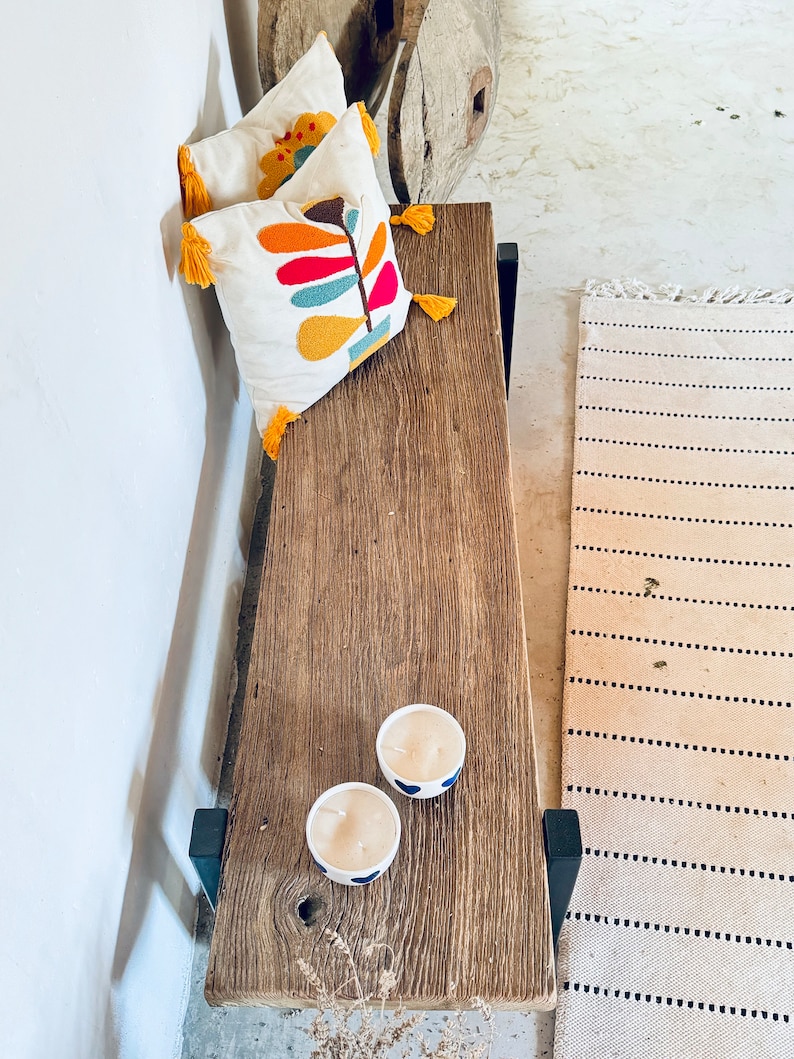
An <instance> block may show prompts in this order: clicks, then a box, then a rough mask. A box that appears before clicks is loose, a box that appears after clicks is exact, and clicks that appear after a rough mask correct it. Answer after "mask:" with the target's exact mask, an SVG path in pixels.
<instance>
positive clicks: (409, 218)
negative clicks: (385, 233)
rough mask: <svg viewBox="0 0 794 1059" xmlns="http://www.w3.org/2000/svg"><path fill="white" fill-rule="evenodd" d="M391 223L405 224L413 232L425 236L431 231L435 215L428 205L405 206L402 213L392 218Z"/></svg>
mask: <svg viewBox="0 0 794 1059" xmlns="http://www.w3.org/2000/svg"><path fill="white" fill-rule="evenodd" d="M391 223H392V224H395V225H396V224H405V225H407V226H408V227H409V228H412V229H413V230H414V231H415V232H418V233H419V235H427V233H428V232H432V231H433V225H434V224H435V223H436V215H435V214H434V213H433V207H432V206H430V205H429V204H427V205H416V206H406V208H405V209H404V210H403V211H402V213H400V214H398V215H397V216H396V217H392V219H391Z"/></svg>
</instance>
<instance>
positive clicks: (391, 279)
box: [369, 261, 397, 309]
mask: <svg viewBox="0 0 794 1059" xmlns="http://www.w3.org/2000/svg"><path fill="white" fill-rule="evenodd" d="M396 296H397V270H396V269H395V267H394V265H393V263H392V262H391V261H387V262H386V264H385V265H384V266H383V268H382V269H381V270H380V273H379V275H378V278H377V279H376V280H375V284H374V286H373V288H372V292H371V294H370V296H369V307H370V309H382V308H383V306H384V305H391V303H392V302H393V301H394V299H395V297H396Z"/></svg>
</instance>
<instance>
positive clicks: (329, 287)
mask: <svg viewBox="0 0 794 1059" xmlns="http://www.w3.org/2000/svg"><path fill="white" fill-rule="evenodd" d="M357 283H358V276H356V275H351V276H342V277H341V278H340V279H332V280H331V281H330V283H320V284H318V285H317V286H315V287H305V288H304V289H303V290H299V291H295V293H294V294H293V295H292V297H291V298H290V301H291V302H292V304H293V305H297V307H298V308H299V309H315V308H316V307H317V306H318V305H327V304H328V302H332V301H334V299H335V298H341V297H342V295H343V294H347V292H348V291H349V290H350V289H351V287H355V286H356V284H357ZM364 319H366V317H364Z"/></svg>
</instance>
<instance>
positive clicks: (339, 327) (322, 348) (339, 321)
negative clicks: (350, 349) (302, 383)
mask: <svg viewBox="0 0 794 1059" xmlns="http://www.w3.org/2000/svg"><path fill="white" fill-rule="evenodd" d="M365 320H366V316H310V317H308V318H307V319H306V320H304V321H303V323H302V324H301V325H300V327H299V328H298V352H299V353H300V355H301V356H302V357H303V358H304V359H305V360H325V358H326V357H330V356H331V354H332V353H336V351H337V350H338V349H341V348H342V346H343V345H344V344H345V342H347V340H348V339H349V338H351V337H352V336H353V335H354V334H355V333H356V331H357V330H358V329H359V327H361V325H362V324H363V323H364V321H365Z"/></svg>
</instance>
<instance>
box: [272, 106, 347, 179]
mask: <svg viewBox="0 0 794 1059" xmlns="http://www.w3.org/2000/svg"><path fill="white" fill-rule="evenodd" d="M334 125H336V118H335V117H334V116H333V114H329V113H328V112H327V111H325V110H321V111H320V112H319V114H301V116H300V117H299V118H298V120H297V121H296V122H295V124H294V125H293V127H292V128H291V129H287V131H286V132H285V133H284V135H283V136H282V137H281V139H279V140H276V142H275V144H274V145H273V149H272V150H271V151H268V152H267V154H263V155H262V157H261V158H260V159H259V168H260V169H261V170H262V172H263V173H264V179H262V180H261V181H260V182H259V185H258V187H257V189H256V193H257V195H258V196H259V197H260V199H269V198H270V196H271V195H272V194H273V193H274V192H275V191H277V190H278V189H279V188H280V187H281V185H282V184H283V183H284V182H285V181H286V180H289V178H290V177H291V176H293V175H294V174H295V171H296V169H300V167H301V166H302V165H303V163H304V162H305V161H306V159H307V158H308V157H309V155H310V154H311V152H312V151H313V150H314V148H315V147H316V146H317V144H318V143H320V141H321V140H322V138H323V137H324V136H325V134H326V133H327V132H329V131H330V130H331V129H332V128H333V127H334Z"/></svg>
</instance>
